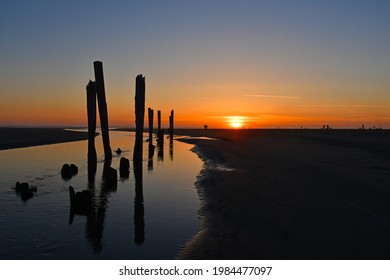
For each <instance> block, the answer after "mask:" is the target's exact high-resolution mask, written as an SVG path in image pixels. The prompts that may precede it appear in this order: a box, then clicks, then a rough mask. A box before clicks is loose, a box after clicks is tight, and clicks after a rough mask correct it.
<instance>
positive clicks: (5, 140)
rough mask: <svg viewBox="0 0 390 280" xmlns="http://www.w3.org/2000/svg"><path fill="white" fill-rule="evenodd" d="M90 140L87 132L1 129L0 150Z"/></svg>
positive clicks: (45, 129) (60, 129)
mask: <svg viewBox="0 0 390 280" xmlns="http://www.w3.org/2000/svg"><path fill="white" fill-rule="evenodd" d="M86 139H88V133H87V132H79V131H70V130H64V129H62V128H14V127H0V150H4V149H14V148H23V147H30V146H39V145H48V144H55V143H63V142H71V141H79V140H86Z"/></svg>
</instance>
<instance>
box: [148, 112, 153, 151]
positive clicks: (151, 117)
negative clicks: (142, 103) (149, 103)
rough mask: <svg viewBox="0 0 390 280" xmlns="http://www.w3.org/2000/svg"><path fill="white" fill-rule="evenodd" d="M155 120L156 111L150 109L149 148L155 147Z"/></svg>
mask: <svg viewBox="0 0 390 280" xmlns="http://www.w3.org/2000/svg"><path fill="white" fill-rule="evenodd" d="M153 118H154V110H153V109H151V108H148V120H149V147H150V146H153Z"/></svg>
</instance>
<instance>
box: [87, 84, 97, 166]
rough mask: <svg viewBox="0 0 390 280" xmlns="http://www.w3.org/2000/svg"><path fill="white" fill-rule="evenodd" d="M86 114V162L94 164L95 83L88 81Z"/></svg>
mask: <svg viewBox="0 0 390 280" xmlns="http://www.w3.org/2000/svg"><path fill="white" fill-rule="evenodd" d="M87 116H88V164H89V165H90V166H94V163H96V161H97V157H96V148H95V134H96V83H95V82H92V81H89V83H88V85H87Z"/></svg>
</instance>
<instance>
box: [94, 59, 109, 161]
mask: <svg viewBox="0 0 390 280" xmlns="http://www.w3.org/2000/svg"><path fill="white" fill-rule="evenodd" d="M93 67H94V70H95V81H96V94H97V100H98V106H99V116H100V126H101V129H102V138H103V147H104V157H105V159H106V160H110V159H111V158H112V151H111V147H110V137H109V132H108V130H109V128H108V113H107V103H106V93H105V90H104V77H103V63H102V62H101V61H95V62H94V63H93Z"/></svg>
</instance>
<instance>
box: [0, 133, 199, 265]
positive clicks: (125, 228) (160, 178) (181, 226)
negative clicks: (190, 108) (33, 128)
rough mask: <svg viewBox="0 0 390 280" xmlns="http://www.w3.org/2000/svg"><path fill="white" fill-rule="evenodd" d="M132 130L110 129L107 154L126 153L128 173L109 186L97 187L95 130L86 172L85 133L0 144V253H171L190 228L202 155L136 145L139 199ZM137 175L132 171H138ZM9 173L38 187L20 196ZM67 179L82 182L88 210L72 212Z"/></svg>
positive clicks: (194, 223)
mask: <svg viewBox="0 0 390 280" xmlns="http://www.w3.org/2000/svg"><path fill="white" fill-rule="evenodd" d="M134 138H135V137H134V134H133V133H132V132H118V131H115V132H114V131H113V132H110V142H111V148H112V149H113V150H116V149H117V148H118V147H119V148H120V149H121V150H122V154H121V155H120V156H116V154H115V153H113V155H114V157H113V159H112V163H111V166H112V167H113V168H115V169H117V170H119V160H120V157H122V156H124V157H126V158H128V159H130V175H129V178H128V179H122V178H120V177H119V171H118V185H117V188H116V190H106V189H104V188H103V187H102V172H103V165H104V162H103V149H102V146H103V145H102V143H101V136H100V135H99V136H97V137H96V149H97V154H98V159H99V158H100V159H101V160H100V161H98V164H97V171H96V174H95V175H94V176H93V174H92V176H90V178H89V179H88V170H87V160H86V159H87V141H78V142H70V143H63V144H54V145H47V146H38V147H31V148H22V149H13V150H4V151H0V259H174V258H175V256H176V255H177V253H178V251H179V250H180V248H181V247H182V246H183V244H184V243H185V242H186V241H187V240H189V239H190V238H191V237H192V236H193V235H194V234H196V231H197V229H198V217H197V210H198V209H199V199H198V195H197V192H196V189H195V187H194V182H195V181H196V176H197V174H198V172H199V170H200V169H201V167H202V161H201V160H200V159H199V158H198V157H197V155H196V154H194V153H192V152H190V151H189V150H190V149H191V147H192V146H191V145H189V144H185V143H182V142H178V141H174V144H173V146H170V144H169V141H166V142H165V145H164V149H163V150H162V151H158V150H157V148H156V150H155V153H154V155H153V158H152V159H148V149H147V147H148V143H144V148H143V168H142V199H141V200H140V199H139V198H140V197H139V194H138V201H137V197H136V192H135V176H134V172H133V169H132V168H133V162H132V156H133V148H134ZM64 163H69V164H70V163H74V164H76V165H77V166H78V168H79V171H78V174H77V175H76V176H74V177H72V178H71V179H70V180H63V179H62V178H61V166H62V165H63V164H64ZM138 180H139V178H138ZM16 181H20V182H28V183H29V184H30V186H36V187H37V188H38V190H37V192H36V193H35V195H34V197H32V198H31V199H29V200H27V201H25V202H24V201H22V200H21V198H20V196H18V195H17V193H16V192H15V188H14V187H15V183H16ZM69 186H73V187H74V189H75V191H82V190H87V189H89V190H90V191H91V192H92V193H93V195H94V199H93V205H94V207H93V208H94V211H93V213H92V214H91V213H90V214H89V215H75V216H74V217H72V215H71V211H70V201H69Z"/></svg>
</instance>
